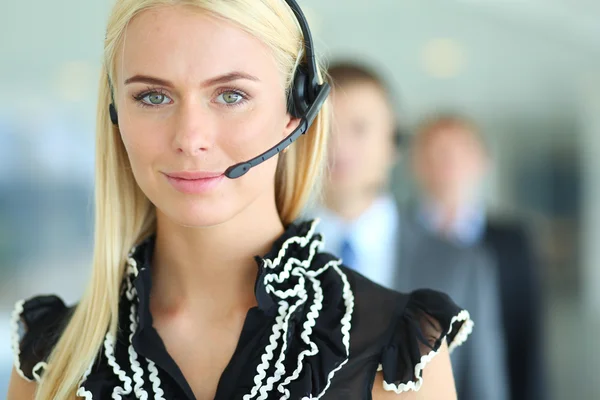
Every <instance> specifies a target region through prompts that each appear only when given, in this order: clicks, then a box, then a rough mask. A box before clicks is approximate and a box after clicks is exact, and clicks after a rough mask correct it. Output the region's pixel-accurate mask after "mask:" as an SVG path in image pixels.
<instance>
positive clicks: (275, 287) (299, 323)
mask: <svg viewBox="0 0 600 400" xmlns="http://www.w3.org/2000/svg"><path fill="white" fill-rule="evenodd" d="M317 224H318V221H316V220H315V221H313V222H311V223H304V224H300V225H291V226H290V227H288V229H287V230H286V232H285V233H284V235H283V236H282V237H281V238H280V239H278V241H277V242H276V243H275V244H274V245H273V247H272V250H271V252H270V253H269V254H267V255H266V256H265V257H263V258H257V261H258V262H259V276H258V279H257V287H256V295H257V301H258V303H259V309H261V310H262V311H263V312H265V314H266V315H273V316H274V322H273V326H272V329H271V332H270V336H269V338H268V340H267V345H266V346H265V348H264V350H263V351H264V352H263V354H262V357H261V359H260V360H261V361H260V364H259V365H258V366H257V369H256V375H255V376H254V378H253V383H254V386H253V387H252V388H251V389H250V390H249V391H248V394H246V395H245V396H244V397H243V399H244V400H255V399H261V400H267V399H271V398H275V397H276V398H278V399H291V392H295V391H296V389H295V388H296V387H303V388H306V387H310V388H311V390H312V393H308V392H307V393H304V395H305V396H306V397H305V398H306V399H313V398H319V397H321V396H322V395H323V394H324V393H325V391H326V390H327V389H328V388H329V387H330V385H331V380H332V379H333V377H334V375H335V374H336V372H337V371H339V370H340V369H341V368H342V367H343V366H344V365H345V364H346V363H347V362H348V358H349V353H350V329H351V321H352V313H353V309H354V294H353V292H352V289H351V286H350V283H349V281H348V278H347V277H346V275H345V274H344V272H343V271H342V269H341V268H340V265H341V260H339V259H337V258H334V257H333V256H330V255H327V254H324V253H322V252H321V250H322V248H323V240H322V238H321V236H320V235H318V234H316V233H315V228H316V226H317ZM146 250H147V249H146V248H145V246H140V247H139V249H138V250H136V249H135V248H134V249H132V250H131V252H130V254H129V256H128V258H127V274H126V277H125V280H124V282H123V290H122V295H123V297H122V302H123V303H122V304H121V305H120V308H121V307H122V309H123V310H127V311H124V312H123V314H124V315H123V316H121V317H120V318H125V315H127V316H128V323H127V324H124V327H125V329H124V331H129V332H123V334H124V335H125V336H124V337H123V338H124V340H125V341H126V342H129V343H127V344H126V346H129V347H128V349H127V356H125V355H122V354H121V353H119V356H118V357H119V358H118V360H117V357H116V355H115V345H116V338H114V337H111V336H110V335H108V334H107V336H106V340H105V342H104V354H103V355H101V356H102V358H103V360H102V361H103V362H106V363H107V364H108V366H109V368H110V369H112V373H113V375H114V376H115V377H116V378H118V380H117V379H115V383H114V389H113V393H112V398H113V399H115V400H118V399H121V395H124V394H129V393H133V395H134V396H135V397H136V398H140V399H147V398H149V397H152V395H150V394H149V393H148V391H149V386H146V385H145V382H144V368H143V367H142V365H141V364H140V361H141V360H144V361H145V363H146V366H147V371H148V372H149V378H148V379H149V382H150V384H151V387H152V391H153V392H154V393H153V394H154V397H152V398H154V399H156V400H164V391H163V389H162V387H161V386H162V382H161V380H160V378H159V371H158V368H157V366H156V365H155V363H154V362H152V361H151V360H149V359H147V358H145V357H141V356H140V355H139V354H137V353H136V352H135V350H134V348H133V345H132V341H133V335H134V333H135V332H136V330H137V329H138V325H139V321H140V320H139V318H140V316H139V310H138V308H139V304H140V303H139V302H140V299H139V297H138V293H137V290H136V287H135V286H134V285H133V282H134V281H135V279H138V274H140V273H141V271H144V268H143V267H142V269H141V270H140V271H138V263H139V262H140V260H141V259H143V257H144V254H145V252H146ZM142 253H144V254H142ZM140 257H142V258H140ZM326 294H327V297H326ZM330 294H331V298H330V297H329V296H330ZM326 299H330V300H331V299H339V300H336V301H329V302H327V301H325V300H326ZM338 303H339V304H338ZM317 321H318V323H317ZM330 326H338V327H339V332H331V330H330V328H329V327H330ZM119 343H120V342H119ZM324 351H325V352H326V353H327V354H328V357H327V362H328V364H327V365H322V360H321V359H320V358H319V357H320V355H321V353H323V352H324ZM317 356H319V357H317ZM119 363H120V364H119ZM95 384H96V382H85V379H84V381H82V384H81V385H80V388H79V391H78V394H79V392H81V393H82V394H83V395H87V396H89V397H87V396H86V400H91V399H92V398H95V397H97V396H98V393H96V392H95V389H91V387H92V386H94V385H95ZM86 385H87V386H89V387H87V388H86ZM103 389H104V390H105V389H106V388H103ZM144 389H146V390H144ZM98 390H99V389H98ZM147 390H148V391H147ZM92 394H93V395H92Z"/></svg>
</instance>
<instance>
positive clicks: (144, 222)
mask: <svg viewBox="0 0 600 400" xmlns="http://www.w3.org/2000/svg"><path fill="white" fill-rule="evenodd" d="M167 5H186V6H190V7H195V8H197V9H199V10H202V11H204V12H209V13H211V15H214V16H216V17H218V18H223V19H226V20H228V21H232V22H233V23H236V24H237V25H239V26H240V27H241V28H242V29H244V30H245V31H246V32H249V33H250V34H252V35H254V36H255V37H257V38H258V39H260V40H262V41H263V42H264V43H265V44H266V45H268V46H269V47H270V48H271V50H272V52H273V55H274V57H275V59H276V61H277V63H278V65H279V67H280V70H281V71H282V73H283V74H284V76H285V82H286V87H287V88H289V87H290V85H291V81H292V78H293V74H294V72H295V70H296V68H297V66H298V64H299V63H300V62H301V61H302V60H301V58H302V57H303V40H302V33H301V31H300V28H299V26H298V23H297V21H296V19H295V17H294V15H293V13H292V11H291V10H290V8H289V7H288V6H287V4H286V3H285V2H284V1H283V0H228V1H223V0H117V2H116V4H115V6H114V8H113V10H112V14H111V16H110V18H109V21H108V27H107V31H106V39H105V43H104V68H103V70H102V73H101V77H100V91H99V99H98V110H97V134H96V202H95V203H96V214H95V221H96V223H95V232H94V234H95V243H94V253H93V265H92V276H91V281H90V283H89V285H88V287H87V289H86V291H85V293H84V295H83V297H82V299H81V301H80V303H79V305H78V306H77V308H76V310H75V312H74V314H73V316H72V318H71V320H70V322H69V324H68V326H67V327H66V329H65V331H64V333H63V335H62V336H61V338H60V340H59V342H58V343H57V345H56V347H55V348H54V350H53V352H52V353H51V354H50V357H49V359H48V368H47V370H46V371H45V373H44V376H43V379H42V381H41V382H40V384H39V386H38V390H37V392H36V399H37V400H47V399H59V400H63V399H74V398H76V394H75V393H76V389H77V387H78V385H79V383H80V381H81V379H82V378H83V376H84V375H85V373H86V371H87V370H88V367H89V366H90V365H91V363H92V362H93V360H94V359H95V358H96V356H97V354H98V353H99V352H100V350H101V348H102V345H103V341H104V338H105V335H106V334H107V332H109V333H111V334H113V335H115V334H116V332H117V327H118V326H117V325H118V307H119V297H120V296H119V295H120V287H121V282H122V278H123V274H124V272H125V260H126V257H127V254H128V252H129V250H130V249H131V248H132V247H133V246H134V245H135V244H136V243H138V242H139V241H140V240H142V239H143V238H144V237H146V236H148V235H149V234H151V233H152V232H153V231H154V229H155V218H156V217H155V210H154V206H153V205H152V204H151V203H150V201H149V200H148V199H147V198H146V196H145V195H144V193H142V191H141V190H140V188H139V187H138V185H137V183H136V182H135V179H134V177H133V174H132V172H131V168H130V166H129V160H128V157H127V153H126V151H125V148H124V146H123V143H122V142H121V138H120V135H119V131H118V128H117V127H115V126H114V125H112V124H111V123H110V118H109V111H108V106H109V104H110V102H111V90H112V89H111V86H110V81H111V77H115V76H116V67H115V64H116V63H115V54H116V51H117V49H118V48H119V47H120V46H122V43H123V35H124V32H125V29H126V27H127V25H128V23H129V22H130V21H131V19H132V18H134V17H135V16H136V15H138V14H139V13H140V12H142V11H144V10H147V9H149V8H153V7H157V6H167ZM328 108H329V107H328V105H327V103H326V104H325V105H324V107H323V109H322V110H321V112H320V113H319V116H318V117H317V118H316V119H315V121H314V123H313V125H312V127H311V128H310V130H309V131H308V132H307V133H306V134H305V135H303V137H301V138H300V139H299V140H298V141H297V142H296V143H295V144H294V145H292V146H291V147H290V149H289V151H288V152H287V153H286V154H285V155H282V156H281V157H280V159H279V163H278V167H277V172H276V178H275V180H276V182H275V184H276V204H277V208H278V212H279V215H280V217H281V220H282V221H283V223H284V224H288V223H290V222H292V221H293V220H294V219H296V218H297V217H298V215H299V213H300V212H301V210H302V209H303V207H304V205H305V203H306V201H307V200H308V198H309V196H310V192H311V190H312V189H314V187H315V185H316V184H317V182H318V181H319V180H320V179H319V178H320V176H321V172H322V164H323V162H322V160H323V157H324V153H325V150H326V140H327V130H328V127H329V111H328Z"/></svg>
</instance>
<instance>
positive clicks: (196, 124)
mask: <svg viewBox="0 0 600 400" xmlns="http://www.w3.org/2000/svg"><path fill="white" fill-rule="evenodd" d="M176 118H177V123H176V131H175V137H174V140H173V147H174V148H175V151H176V152H177V153H180V154H185V155H187V156H197V155H199V154H202V153H203V152H206V151H208V150H209V149H210V148H211V147H212V146H213V144H214V134H215V129H214V124H213V122H212V118H211V115H210V112H209V110H207V109H205V108H204V107H202V106H201V105H199V104H197V103H195V102H189V103H188V104H184V105H182V106H181V107H180V108H179V109H178V111H177V115H176Z"/></svg>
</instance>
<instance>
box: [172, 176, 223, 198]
mask: <svg viewBox="0 0 600 400" xmlns="http://www.w3.org/2000/svg"><path fill="white" fill-rule="evenodd" d="M164 175H165V177H166V178H167V181H168V182H169V183H170V184H171V186H173V188H174V189H175V190H177V191H179V192H181V193H184V194H200V193H206V192H209V191H211V190H213V189H214V188H215V187H216V186H218V185H219V183H220V182H221V181H222V180H223V178H224V177H225V175H224V174H223V172H207V171H197V172H196V171H182V172H169V173H165V174H164Z"/></svg>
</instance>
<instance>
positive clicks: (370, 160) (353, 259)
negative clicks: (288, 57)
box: [310, 62, 400, 288]
mask: <svg viewBox="0 0 600 400" xmlns="http://www.w3.org/2000/svg"><path fill="white" fill-rule="evenodd" d="M328 74H329V76H330V78H331V81H332V83H333V91H332V103H333V123H332V126H333V130H332V137H331V139H330V146H329V159H328V170H327V172H326V176H327V181H326V184H325V185H324V187H323V194H322V204H321V205H320V206H319V207H318V208H316V209H315V210H311V211H310V213H311V214H314V215H315V216H318V217H319V218H320V219H321V224H320V226H321V231H322V232H323V234H324V236H325V238H326V241H325V246H326V248H327V250H328V251H331V252H333V253H335V254H340V256H341V257H342V259H343V260H344V263H345V265H348V266H350V267H351V268H353V269H354V270H356V271H358V272H360V273H361V274H363V275H364V276H366V277H368V278H369V279H371V280H373V281H375V282H377V283H379V284H380V285H383V286H386V287H389V288H394V277H395V275H396V269H397V254H396V250H395V249H396V243H397V233H398V226H399V222H400V216H399V212H398V205H397V202H396V200H395V198H394V196H393V195H392V194H391V192H390V191H389V190H388V181H389V178H388V176H389V174H390V171H391V169H392V167H393V166H394V164H395V163H396V161H397V159H398V157H399V139H400V136H399V132H398V129H397V127H396V118H395V112H394V109H393V106H392V98H391V93H390V92H389V90H388V86H387V85H386V84H385V83H384V82H383V80H382V79H381V78H380V77H379V76H378V75H377V74H376V73H375V72H374V71H373V70H372V69H371V68H369V67H367V66H363V65H359V64H355V63H352V62H339V63H334V64H332V65H330V67H329V69H328Z"/></svg>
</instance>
